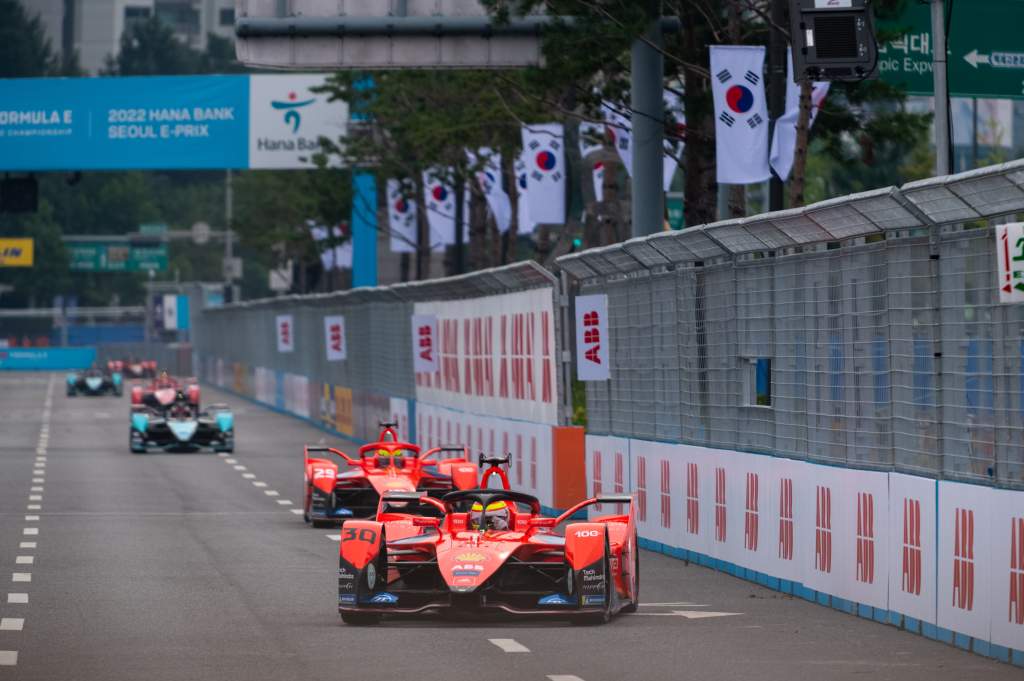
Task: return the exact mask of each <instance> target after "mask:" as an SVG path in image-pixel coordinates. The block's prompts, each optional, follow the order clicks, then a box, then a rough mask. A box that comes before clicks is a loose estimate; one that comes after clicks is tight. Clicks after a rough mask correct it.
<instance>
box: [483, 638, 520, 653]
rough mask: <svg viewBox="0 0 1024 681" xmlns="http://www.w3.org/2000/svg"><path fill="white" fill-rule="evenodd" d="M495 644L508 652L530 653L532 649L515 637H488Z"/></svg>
mask: <svg viewBox="0 0 1024 681" xmlns="http://www.w3.org/2000/svg"><path fill="white" fill-rule="evenodd" d="M487 640H488V641H490V642H491V643H493V644H494V645H496V646H498V647H499V648H501V649H502V650H504V651H505V652H506V653H528V652H530V649H529V648H527V647H526V646H524V645H523V644H522V643H520V642H519V641H517V640H515V639H514V638H489V639H487Z"/></svg>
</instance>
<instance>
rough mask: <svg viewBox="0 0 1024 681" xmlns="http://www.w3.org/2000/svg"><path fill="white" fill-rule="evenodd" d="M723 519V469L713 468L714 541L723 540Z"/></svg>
mask: <svg viewBox="0 0 1024 681" xmlns="http://www.w3.org/2000/svg"><path fill="white" fill-rule="evenodd" d="M725 523H726V519H725V469H724V468H721V467H719V468H715V541H718V542H724V541H725V536H726V524H725Z"/></svg>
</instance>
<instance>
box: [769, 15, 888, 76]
mask: <svg viewBox="0 0 1024 681" xmlns="http://www.w3.org/2000/svg"><path fill="white" fill-rule="evenodd" d="M868 2H869V0H789V24H790V35H791V36H792V42H793V75H794V78H795V79H796V81H797V82H800V81H802V80H805V79H810V80H852V81H858V80H865V79H867V78H877V77H878V68H877V67H878V44H877V43H876V42H875V26H874V21H873V20H872V16H871V8H870V7H869V6H868Z"/></svg>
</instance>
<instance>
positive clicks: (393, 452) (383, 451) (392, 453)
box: [377, 447, 402, 456]
mask: <svg viewBox="0 0 1024 681" xmlns="http://www.w3.org/2000/svg"><path fill="white" fill-rule="evenodd" d="M401 453H402V452H401V450H397V449H396V450H391V449H386V448H384V447H381V448H380V449H378V450H377V456H399V455H401Z"/></svg>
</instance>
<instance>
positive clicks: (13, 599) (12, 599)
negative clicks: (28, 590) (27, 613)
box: [7, 593, 28, 603]
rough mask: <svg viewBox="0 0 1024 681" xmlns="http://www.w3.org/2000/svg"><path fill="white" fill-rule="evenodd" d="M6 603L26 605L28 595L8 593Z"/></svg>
mask: <svg viewBox="0 0 1024 681" xmlns="http://www.w3.org/2000/svg"><path fill="white" fill-rule="evenodd" d="M7 602H8V603H28V594H16V593H9V594H7Z"/></svg>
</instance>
